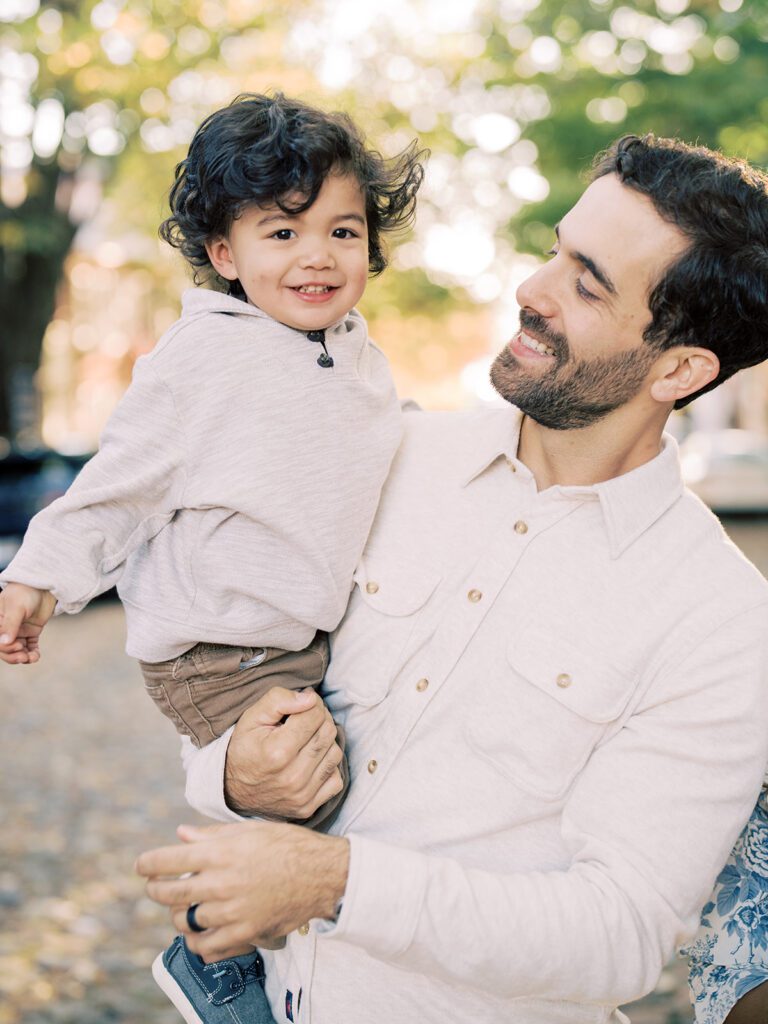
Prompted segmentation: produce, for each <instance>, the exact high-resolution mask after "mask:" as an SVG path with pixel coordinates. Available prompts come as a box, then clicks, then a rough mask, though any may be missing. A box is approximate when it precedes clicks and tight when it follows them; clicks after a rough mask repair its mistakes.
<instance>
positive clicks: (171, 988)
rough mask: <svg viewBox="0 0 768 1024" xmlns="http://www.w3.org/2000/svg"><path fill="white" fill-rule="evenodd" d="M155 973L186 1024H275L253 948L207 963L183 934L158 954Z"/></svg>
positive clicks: (261, 965) (261, 969)
mask: <svg viewBox="0 0 768 1024" xmlns="http://www.w3.org/2000/svg"><path fill="white" fill-rule="evenodd" d="M152 974H153V976H154V979H155V981H156V982H157V984H158V985H159V986H160V988H161V989H162V990H163V992H165V994H166V995H167V996H168V998H169V999H170V1000H171V1002H172V1003H173V1005H174V1006H175V1007H176V1009H177V1010H178V1011H179V1013H180V1014H181V1015H182V1017H183V1018H184V1020H185V1021H186V1022H187V1024H232V1022H233V1021H236V1020H240V1021H243V1022H244V1024H275V1020H274V1017H273V1016H272V1012H271V1010H270V1008H269V1003H268V1002H267V997H266V995H265V994H264V963H263V961H262V959H261V957H260V956H259V954H258V953H257V952H256V950H255V949H250V950H249V951H248V952H247V953H244V954H243V955H242V956H233V957H230V958H229V959H227V960H220V961H219V962H217V963H214V964H206V963H204V961H203V960H202V959H201V958H200V957H199V956H197V954H195V953H192V952H191V950H189V949H188V947H187V944H186V943H185V942H184V939H183V938H182V937H181V936H180V935H179V936H177V937H176V938H175V939H174V940H173V942H172V943H171V945H170V946H169V947H168V949H166V950H165V952H164V953H161V954H160V956H158V957H157V959H156V960H155V962H154V964H153V965H152Z"/></svg>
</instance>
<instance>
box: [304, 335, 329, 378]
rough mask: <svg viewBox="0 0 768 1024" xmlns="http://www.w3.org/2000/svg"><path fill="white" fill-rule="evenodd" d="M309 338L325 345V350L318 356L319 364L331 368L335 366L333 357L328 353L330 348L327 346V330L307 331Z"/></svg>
mask: <svg viewBox="0 0 768 1024" xmlns="http://www.w3.org/2000/svg"><path fill="white" fill-rule="evenodd" d="M307 338H308V339H309V340H310V341H315V342H319V343H320V344H321V345H322V346H323V351H322V352H321V353H320V355H319V356H318V357H317V365H318V366H322V368H323V369H324V370H329V369H330V368H331V367H332V366H333V358H332V357H331V356H329V355H328V349H327V348H326V347H325V331H307Z"/></svg>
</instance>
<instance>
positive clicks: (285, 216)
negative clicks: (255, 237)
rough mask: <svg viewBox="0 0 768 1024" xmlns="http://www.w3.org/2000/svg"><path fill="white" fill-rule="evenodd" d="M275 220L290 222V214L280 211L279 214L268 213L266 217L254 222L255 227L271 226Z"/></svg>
mask: <svg viewBox="0 0 768 1024" xmlns="http://www.w3.org/2000/svg"><path fill="white" fill-rule="evenodd" d="M276 220H291V214H289V213H283V211H282V210H281V211H280V212H279V213H268V214H267V216H266V217H261V218H260V219H259V220H258V221H257V222H256V227H258V228H260V227H261V225H262V224H271V223H272V222H273V221H276Z"/></svg>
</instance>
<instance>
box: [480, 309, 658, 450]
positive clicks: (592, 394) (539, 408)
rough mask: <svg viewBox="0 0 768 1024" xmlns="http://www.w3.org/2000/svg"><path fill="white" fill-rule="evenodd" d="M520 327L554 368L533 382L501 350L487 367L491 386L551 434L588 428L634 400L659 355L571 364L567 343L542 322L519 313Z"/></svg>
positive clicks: (645, 351)
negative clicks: (551, 357) (548, 354)
mask: <svg viewBox="0 0 768 1024" xmlns="http://www.w3.org/2000/svg"><path fill="white" fill-rule="evenodd" d="M520 327H521V329H522V330H523V331H526V330H527V329H528V330H530V332H531V333H532V335H534V336H535V337H536V338H537V339H538V340H540V341H543V342H544V344H545V345H548V346H549V347H550V348H551V349H553V350H554V352H555V362H554V366H552V367H551V369H549V370H548V371H546V372H545V373H543V374H541V375H540V376H538V377H536V376H533V375H532V374H529V373H528V372H527V370H526V369H525V368H524V367H523V366H522V365H521V363H520V362H519V361H518V360H517V359H516V358H515V357H514V355H513V354H512V353H511V352H510V351H509V349H508V348H507V347H506V346H505V347H504V348H503V349H502V350H501V352H499V354H498V355H497V356H496V359H495V360H494V362H493V365H492V366H491V383H492V384H493V386H494V388H495V389H496V390H497V391H498V393H499V394H500V395H501V397H502V398H503V399H504V400H505V401H507V402H510V403H511V404H512V405H515V406H517V408H518V409H520V411H521V412H523V413H525V415H526V416H530V418H531V419H532V420H535V421H536V422H537V423H540V424H541V426H542V427H548V428H549V429H550V430H575V429H578V428H580V427H588V426H590V425H591V424H592V423H596V422H597V420H600V419H602V418H603V416H606V415H607V414H608V413H609V412H613V411H614V409H618V408H619V407H620V406H622V405H625V404H626V403H627V402H628V401H630V399H632V398H634V397H635V395H636V394H637V393H638V391H639V390H640V388H641V387H642V385H643V381H644V380H645V378H646V376H647V375H648V371H649V370H650V368H651V366H652V364H653V362H654V360H655V359H656V358H657V357H658V354H659V353H658V352H656V351H654V349H653V348H651V346H649V345H642V346H641V347H640V348H636V349H632V350H631V351H629V352H618V353H616V354H615V355H612V356H598V357H596V358H594V359H580V360H576V359H573V358H572V357H571V356H570V348H569V345H568V339H567V338H566V337H565V335H563V334H556V333H555V332H554V331H551V330H550V329H549V327H548V325H547V322H546V320H545V319H544V318H543V317H541V316H539V315H538V314H536V313H528V312H526V311H525V310H523V311H522V312H521V314H520Z"/></svg>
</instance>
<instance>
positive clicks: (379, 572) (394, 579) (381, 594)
mask: <svg viewBox="0 0 768 1024" xmlns="http://www.w3.org/2000/svg"><path fill="white" fill-rule="evenodd" d="M354 581H355V583H356V584H357V586H358V587H359V588H360V595H361V597H362V599H363V601H364V602H365V603H366V604H367V605H368V607H369V608H371V609H373V610H374V611H377V612H381V614H382V615H396V616H401V615H413V613H414V612H417V611H418V610H419V608H421V607H423V606H424V605H425V604H426V603H427V601H428V600H429V598H430V597H431V595H432V593H433V592H434V590H435V587H436V586H437V584H438V583H439V582H440V576H439V575H438V574H437V573H431V572H424V571H422V570H419V571H414V566H413V565H408V564H406V563H404V562H398V561H393V560H392V559H383V558H379V559H375V558H371V557H365V558H363V559H362V560H361V561H360V564H359V565H358V567H357V571H356V572H355V575H354Z"/></svg>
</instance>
